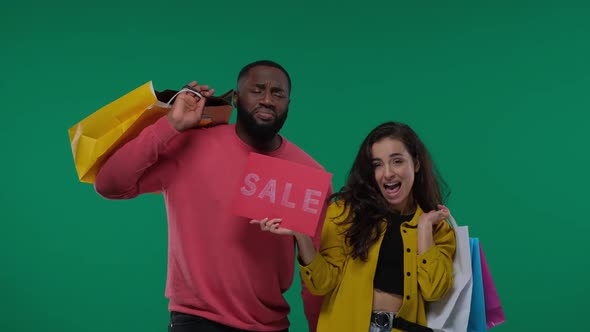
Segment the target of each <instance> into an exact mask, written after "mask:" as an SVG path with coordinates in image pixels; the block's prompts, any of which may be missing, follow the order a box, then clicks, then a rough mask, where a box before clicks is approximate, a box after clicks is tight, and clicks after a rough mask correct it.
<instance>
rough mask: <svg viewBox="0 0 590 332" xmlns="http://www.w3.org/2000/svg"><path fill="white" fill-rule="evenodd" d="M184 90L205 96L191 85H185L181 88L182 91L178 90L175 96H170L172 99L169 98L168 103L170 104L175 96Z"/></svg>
mask: <svg viewBox="0 0 590 332" xmlns="http://www.w3.org/2000/svg"><path fill="white" fill-rule="evenodd" d="M183 92H190V93H192V94H194V95H195V96H197V97H199V98H203V95H202V94H201V93H200V92H199V91H197V90H195V89H193V88H192V87H191V86H189V85H185V86H184V87H182V89H180V91H178V92H177V93H176V94H175V95H174V96H172V98H170V100H168V102H167V103H166V105H170V103H171V102H172V101H173V100H174V98H176V96H178V95H179V94H181V93H183Z"/></svg>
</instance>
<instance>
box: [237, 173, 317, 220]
mask: <svg viewBox="0 0 590 332" xmlns="http://www.w3.org/2000/svg"><path fill="white" fill-rule="evenodd" d="M259 181H260V176H258V174H256V173H249V174H247V175H246V177H245V178H244V186H242V187H241V188H240V192H241V193H242V194H243V195H244V196H252V195H254V194H255V193H256V191H257V186H256V184H257V183H258V182H259ZM277 189H278V190H279V193H280V194H281V202H280V203H279V204H281V205H282V206H284V207H287V208H290V209H294V208H296V206H297V204H296V201H297V198H295V199H292V197H291V191H292V190H293V184H292V183H290V182H286V183H285V185H284V186H282V187H281V186H280V184H279V187H277V180H276V179H272V178H271V179H269V180H268V181H267V182H266V184H265V185H264V187H262V190H260V192H259V193H258V195H257V197H258V198H260V199H264V200H268V201H269V202H271V203H273V204H276V201H277V200H276V197H277ZM281 189H282V193H281V192H280V190H281ZM321 196H322V192H321V191H319V190H314V189H306V190H305V192H304V195H303V197H302V198H299V205H300V206H301V209H302V210H303V211H304V212H307V213H311V214H317V213H318V211H319V209H318V208H319V207H320V200H319V197H321Z"/></svg>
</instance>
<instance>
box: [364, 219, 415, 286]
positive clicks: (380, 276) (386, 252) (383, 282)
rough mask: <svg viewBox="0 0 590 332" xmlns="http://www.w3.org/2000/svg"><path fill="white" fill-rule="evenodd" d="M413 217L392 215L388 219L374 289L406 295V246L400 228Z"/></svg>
mask: <svg viewBox="0 0 590 332" xmlns="http://www.w3.org/2000/svg"><path fill="white" fill-rule="evenodd" d="M413 217H414V215H413V214H411V215H403V216H402V215H399V214H391V215H389V216H388V217H387V230H386V231H385V235H383V242H381V248H380V250H379V260H378V261H377V270H376V271H375V277H374V279H373V287H374V288H377V289H379V290H382V291H384V292H387V293H391V294H398V295H403V294H404V252H403V251H404V244H403V241H402V235H401V229H400V226H401V224H402V223H403V222H405V221H410V220H412V218H413Z"/></svg>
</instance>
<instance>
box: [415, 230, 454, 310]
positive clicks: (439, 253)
mask: <svg viewBox="0 0 590 332" xmlns="http://www.w3.org/2000/svg"><path fill="white" fill-rule="evenodd" d="M455 248H456V242H455V232H454V231H453V229H452V228H451V226H450V225H449V224H448V223H447V222H441V223H439V224H438V225H437V227H436V228H435V229H434V245H433V246H432V247H430V248H429V249H428V250H427V251H426V252H424V253H423V254H422V255H418V256H417V258H416V259H417V262H416V265H417V272H418V285H419V289H420V292H421V293H422V296H423V297H424V300H426V301H436V300H438V299H440V298H441V297H442V296H443V295H445V293H446V292H447V291H448V290H449V289H450V288H451V286H452V285H453V256H454V254H455Z"/></svg>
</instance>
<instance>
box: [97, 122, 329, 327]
mask: <svg viewBox="0 0 590 332" xmlns="http://www.w3.org/2000/svg"><path fill="white" fill-rule="evenodd" d="M250 151H254V150H253V149H252V148H251V147H250V146H248V145H247V144H245V143H244V142H242V141H241V140H240V139H239V138H238V136H237V135H236V133H235V125H220V126H216V127H213V128H208V129H197V130H189V131H186V132H183V133H179V132H177V131H176V130H175V129H174V128H173V127H172V126H171V125H170V123H169V122H168V120H167V118H166V117H163V118H162V119H160V120H158V121H157V122H156V123H155V124H154V125H152V126H150V127H148V128H146V129H144V130H143V131H142V133H141V134H140V135H139V136H138V137H137V138H135V139H134V140H132V141H130V142H129V143H127V144H126V145H124V146H123V147H121V148H120V149H119V150H118V151H117V152H116V153H115V154H113V155H112V156H111V157H110V158H109V159H108V161H107V162H106V163H105V164H104V166H103V167H102V169H101V170H100V172H99V174H98V176H97V178H96V184H95V188H96V191H97V192H98V193H99V194H100V195H101V196H103V197H106V198H109V199H130V198H133V197H136V196H137V195H140V194H143V193H152V192H163V196H164V199H165V203H166V209H167V215H168V274H167V281H166V297H168V298H169V299H170V303H169V310H171V311H179V312H184V313H188V314H193V315H198V316H202V317H204V318H207V319H210V320H213V321H217V322H220V323H222V324H225V325H229V326H232V327H236V328H239V329H245V330H255V331H277V330H282V329H285V328H287V327H288V326H289V321H288V318H287V315H288V314H289V304H288V303H287V301H286V300H285V298H284V297H283V293H284V292H285V291H286V290H287V289H289V287H290V286H291V284H292V281H293V274H294V267H295V243H294V240H293V238H292V237H290V236H278V235H276V234H271V233H268V232H262V231H261V230H260V227H259V226H258V225H250V224H249V223H248V221H249V220H247V219H246V218H240V217H234V216H232V215H231V214H230V212H229V211H230V204H231V198H232V196H231V195H232V194H233V191H234V190H235V189H234V188H236V186H237V184H238V182H239V181H240V180H241V179H240V178H241V176H242V173H243V168H244V166H245V164H246V160H247V156H248V153H249V152H250ZM268 155H270V156H273V157H278V158H282V159H288V160H291V161H295V162H299V163H302V164H305V165H309V166H313V167H317V168H320V169H322V167H321V166H320V165H319V164H318V163H317V162H315V161H314V160H313V159H312V158H311V157H310V156H309V155H307V154H306V153H305V152H304V151H303V150H301V149H300V148H298V147H297V146H295V145H294V144H292V143H290V142H289V141H287V140H286V139H284V138H283V144H282V145H281V147H280V148H279V149H277V150H276V151H274V152H272V153H269V154H268ZM324 213H325V209H324ZM321 220H322V221H323V216H322V218H321ZM321 229H322V227H321V225H320V226H319V227H318V231H317V232H318V236H316V239H315V241H316V247H318V243H319V232H320V231H321ZM302 289H303V291H302V293H303V294H302V296H303V303H304V308H305V314H306V316H307V319H308V322H309V326H310V331H315V326H316V323H317V316H318V314H319V309H320V305H321V298H320V297H316V296H313V295H311V294H310V293H309V292H308V291H307V289H305V286H302Z"/></svg>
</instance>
